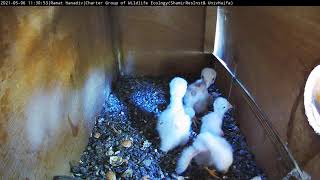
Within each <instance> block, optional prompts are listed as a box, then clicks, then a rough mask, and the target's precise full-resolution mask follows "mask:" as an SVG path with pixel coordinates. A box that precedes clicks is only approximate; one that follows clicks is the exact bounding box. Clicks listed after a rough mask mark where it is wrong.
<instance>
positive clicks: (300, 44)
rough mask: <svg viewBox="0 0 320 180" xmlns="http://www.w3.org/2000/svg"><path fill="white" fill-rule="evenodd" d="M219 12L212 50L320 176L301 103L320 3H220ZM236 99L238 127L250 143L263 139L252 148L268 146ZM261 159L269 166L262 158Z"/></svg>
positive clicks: (318, 59)
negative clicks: (300, 4)
mask: <svg viewBox="0 0 320 180" xmlns="http://www.w3.org/2000/svg"><path fill="white" fill-rule="evenodd" d="M219 12H220V15H219V14H218V16H220V25H217V26H220V27H219V28H220V29H221V33H220V37H215V38H216V39H217V38H219V42H218V43H219V46H217V47H216V50H215V53H216V54H217V55H218V56H219V57H220V58H221V59H223V60H225V62H226V63H227V64H228V65H229V67H230V68H231V69H233V70H235V69H236V74H237V77H238V78H239V79H240V81H241V82H242V83H243V84H244V85H245V86H246V88H247V89H248V91H250V93H251V94H252V95H253V97H254V99H255V100H256V102H257V104H258V105H259V106H260V107H261V108H262V109H263V110H264V112H265V113H266V115H267V117H268V118H269V119H270V121H271V124H272V125H273V127H274V128H275V129H276V130H277V132H278V133H279V135H280V137H281V139H282V140H283V141H284V142H287V143H288V147H289V148H290V150H291V151H292V153H293V155H294V157H295V159H296V160H297V161H298V163H299V164H300V165H301V166H302V167H303V168H304V170H306V171H307V172H308V173H310V174H311V175H312V177H313V178H317V177H320V171H319V170H320V169H319V163H320V161H319V160H320V158H319V152H320V137H319V136H318V135H316V134H315V133H314V131H313V129H312V128H311V126H309V124H308V121H307V118H306V116H305V114H304V107H303V88H304V85H305V82H306V78H307V76H308V74H309V73H310V71H311V70H312V69H313V68H314V67H315V66H316V65H318V64H319V63H320V54H319V49H320V44H319V42H320V31H319V29H320V8H319V7H223V8H222V11H220V10H219ZM218 21H219V20H218ZM235 67H236V68H235ZM235 98H239V97H235ZM237 103H239V105H238V107H239V109H238V112H239V118H238V121H239V123H240V125H241V127H242V130H243V131H244V133H245V135H246V137H248V138H249V139H250V140H249V141H250V143H251V144H252V145H255V144H261V143H262V144H261V145H259V146H260V147H264V148H262V149H260V150H257V151H259V154H260V156H263V154H264V152H265V151H266V150H269V149H270V146H269V145H267V144H264V143H263V142H264V141H263V140H262V139H263V134H261V132H260V129H259V128H256V124H254V123H252V122H254V117H251V116H249V114H250V113H249V110H248V109H245V108H244V107H245V104H244V103H245V102H243V101H242V102H241V101H237ZM259 134H260V135H259ZM264 161H266V162H264ZM263 163H265V164H269V165H268V167H269V168H271V167H272V165H271V163H268V162H267V158H265V159H264V160H261V161H260V164H263ZM269 170H270V169H269Z"/></svg>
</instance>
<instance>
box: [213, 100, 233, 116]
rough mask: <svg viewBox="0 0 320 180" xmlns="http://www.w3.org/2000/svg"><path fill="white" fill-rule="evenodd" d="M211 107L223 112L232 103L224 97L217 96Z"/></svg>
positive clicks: (229, 107)
mask: <svg viewBox="0 0 320 180" xmlns="http://www.w3.org/2000/svg"><path fill="white" fill-rule="evenodd" d="M213 108H214V111H218V112H222V113H225V112H226V111H228V110H229V109H231V108H232V105H231V104H230V103H229V101H228V100H227V99H226V98H223V97H218V98H217V99H216V100H215V101H214V102H213Z"/></svg>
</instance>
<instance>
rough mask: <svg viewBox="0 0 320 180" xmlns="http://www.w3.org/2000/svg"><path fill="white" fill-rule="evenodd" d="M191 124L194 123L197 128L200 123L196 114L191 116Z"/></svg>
mask: <svg viewBox="0 0 320 180" xmlns="http://www.w3.org/2000/svg"><path fill="white" fill-rule="evenodd" d="M192 124H193V125H194V127H196V128H198V125H199V124H200V121H199V119H198V118H197V117H196V116H193V118H192Z"/></svg>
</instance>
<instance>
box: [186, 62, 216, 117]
mask: <svg viewBox="0 0 320 180" xmlns="http://www.w3.org/2000/svg"><path fill="white" fill-rule="evenodd" d="M216 75H217V73H216V71H215V70H214V69H212V68H204V69H203V70H202V71H201V79H198V80H197V81H195V82H194V83H192V84H190V85H189V86H188V88H187V92H186V94H185V96H184V97H183V102H184V105H185V109H186V112H187V114H188V115H189V116H190V117H191V118H192V117H193V116H194V115H195V114H201V113H204V112H206V111H207V109H208V105H209V103H210V94H209V93H208V87H209V86H210V85H211V84H213V83H214V81H215V79H216Z"/></svg>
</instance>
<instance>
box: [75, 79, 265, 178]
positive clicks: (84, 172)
mask: <svg viewBox="0 0 320 180" xmlns="http://www.w3.org/2000/svg"><path fill="white" fill-rule="evenodd" d="M171 78H172V77H162V78H152V77H143V76H140V77H132V76H124V77H120V78H119V80H118V81H117V84H116V85H115V87H113V91H112V93H111V94H110V96H109V97H108V99H107V100H106V101H105V104H104V106H103V107H104V108H103V111H102V112H101V113H100V115H99V116H98V117H97V118H96V122H95V126H94V128H93V131H92V135H91V137H90V138H89V143H88V145H87V147H86V149H85V150H84V152H83V154H82V156H81V158H80V161H79V162H77V163H75V164H72V165H71V172H72V173H73V175H74V176H75V177H76V178H77V179H106V178H107V179H115V178H116V179H145V180H146V179H181V178H182V177H184V178H185V179H214V178H213V177H211V176H210V175H209V174H208V172H207V171H206V170H204V169H203V167H199V166H197V165H196V164H195V163H194V162H192V163H191V165H190V166H189V168H188V169H187V171H186V172H185V173H183V174H182V175H181V176H180V177H178V176H177V175H176V174H175V173H174V170H175V166H176V161H177V158H178V157H179V154H180V153H181V151H182V150H183V147H179V148H176V149H174V150H172V151H170V152H169V153H168V154H164V153H163V152H161V151H160V150H159V137H158V134H157V132H156V130H155V127H156V122H157V116H158V115H159V113H160V112H161V111H163V110H164V109H165V108H166V106H167V105H168V104H169V89H168V88H169V85H168V84H169V82H170V80H171ZM186 79H187V80H188V82H193V81H194V79H191V78H189V79H188V78H186ZM209 92H210V93H211V94H215V95H220V96H221V94H220V92H219V90H218V89H217V88H215V87H214V86H213V85H212V86H211V87H210V88H209ZM210 108H212V107H210ZM232 111H233V110H230V111H229V112H227V113H226V115H225V117H224V123H223V130H224V134H225V138H226V139H227V140H228V141H229V142H230V143H231V145H232V147H233V149H234V163H233V164H232V166H231V167H230V169H229V172H228V173H227V174H225V175H221V174H219V177H220V178H221V179H241V180H242V179H251V178H252V177H254V176H261V177H262V179H266V176H265V174H264V173H263V171H262V170H261V169H260V168H259V167H257V165H256V163H255V161H254V155H253V154H252V153H251V152H250V150H249V148H248V146H247V144H246V140H245V137H244V136H243V135H242V134H241V132H240V129H239V128H238V126H237V123H236V121H235V119H234V118H233V112H232ZM199 127H200V126H199ZM199 127H195V126H194V125H193V127H192V129H193V130H194V131H193V132H192V133H191V138H190V141H189V143H188V144H191V143H192V141H193V139H194V138H195V136H196V134H197V132H199Z"/></svg>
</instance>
